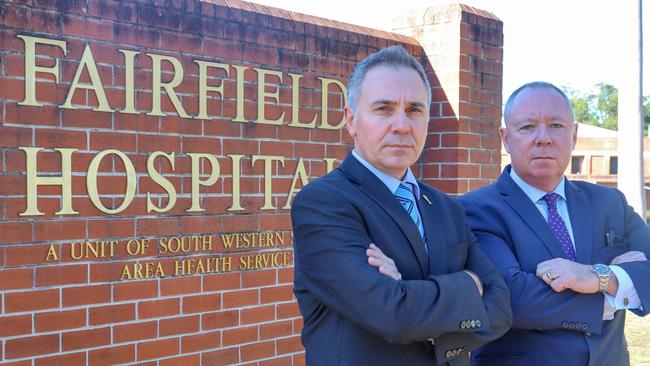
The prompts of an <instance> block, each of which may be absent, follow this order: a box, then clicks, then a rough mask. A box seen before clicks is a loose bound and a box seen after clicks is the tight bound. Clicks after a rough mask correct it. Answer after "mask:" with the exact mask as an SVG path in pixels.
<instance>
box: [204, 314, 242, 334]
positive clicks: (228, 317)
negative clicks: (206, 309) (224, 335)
mask: <svg viewBox="0 0 650 366" xmlns="http://www.w3.org/2000/svg"><path fill="white" fill-rule="evenodd" d="M236 325H239V311H238V310H228V311H219V312H212V313H206V314H202V315H201V329H203V330H206V329H217V328H228V327H234V326H236Z"/></svg>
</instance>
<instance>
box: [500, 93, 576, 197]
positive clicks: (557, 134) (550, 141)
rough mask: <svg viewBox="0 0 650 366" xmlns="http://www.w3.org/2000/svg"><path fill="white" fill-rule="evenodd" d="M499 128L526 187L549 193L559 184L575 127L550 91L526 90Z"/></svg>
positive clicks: (571, 117)
mask: <svg viewBox="0 0 650 366" xmlns="http://www.w3.org/2000/svg"><path fill="white" fill-rule="evenodd" d="M507 117H508V119H507V121H506V128H505V129H503V128H501V129H500V131H499V132H500V133H501V138H502V139H503V144H504V145H505V148H506V150H507V151H508V152H509V153H510V158H511V160H512V168H513V169H514V170H515V172H516V173H517V174H518V175H519V176H520V177H521V178H522V179H523V180H524V181H526V182H527V183H528V184H530V185H532V186H534V187H536V188H538V189H540V190H543V191H545V192H550V191H552V190H553V189H555V187H556V186H557V185H558V184H559V183H560V181H561V179H562V176H563V175H564V171H565V170H566V167H567V165H568V164H569V161H571V151H573V148H574V147H575V144H576V137H577V134H576V133H577V130H578V127H577V124H575V123H574V122H573V116H572V114H571V110H570V109H569V108H568V106H567V105H566V104H565V102H564V99H563V98H562V96H561V95H560V94H558V93H557V92H556V91H555V90H553V89H548V88H528V89H525V90H523V91H522V92H521V93H520V94H519V95H518V96H517V97H516V99H515V101H514V104H513V105H512V108H511V110H510V115H509V116H507Z"/></svg>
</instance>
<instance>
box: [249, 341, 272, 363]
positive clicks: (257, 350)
mask: <svg viewBox="0 0 650 366" xmlns="http://www.w3.org/2000/svg"><path fill="white" fill-rule="evenodd" d="M272 356H275V341H270V342H260V343H255V344H249V345H245V346H242V347H241V359H242V361H252V360H259V359H261V358H269V357H272Z"/></svg>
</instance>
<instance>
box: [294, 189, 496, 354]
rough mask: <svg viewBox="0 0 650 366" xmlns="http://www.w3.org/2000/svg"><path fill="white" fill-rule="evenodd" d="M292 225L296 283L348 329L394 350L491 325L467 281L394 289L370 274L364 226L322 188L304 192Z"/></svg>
mask: <svg viewBox="0 0 650 366" xmlns="http://www.w3.org/2000/svg"><path fill="white" fill-rule="evenodd" d="M291 218H292V224H293V232H294V255H295V269H294V270H295V277H296V283H297V284H299V285H300V287H301V289H300V290H301V291H306V292H308V293H309V294H310V295H312V296H313V297H314V298H315V299H317V301H319V302H320V303H321V304H323V305H324V306H326V307H327V308H329V309H331V310H332V311H334V312H336V313H337V314H339V315H340V316H341V317H344V318H345V319H347V320H348V321H350V322H352V323H355V324H357V325H358V326H361V327H363V328H365V329H367V330H368V331H370V332H372V333H374V334H377V335H379V336H381V337H383V338H384V339H385V340H386V341H388V342H393V343H409V342H415V341H424V340H426V339H427V338H430V337H437V336H440V335H441V334H445V333H450V332H457V331H458V330H459V324H460V323H461V321H463V320H466V319H478V320H480V321H481V322H483V323H485V324H489V316H488V314H487V311H486V309H485V306H484V304H483V301H482V299H481V297H480V295H479V293H478V291H477V290H476V286H475V285H474V282H473V281H472V279H471V278H470V277H469V276H468V275H467V274H466V273H462V272H456V273H449V274H445V275H440V276H432V277H431V278H429V279H427V280H409V281H395V280H393V279H391V278H389V277H387V276H384V275H382V274H380V273H379V271H377V269H376V268H374V267H372V266H370V265H369V264H368V262H367V256H366V254H365V250H366V249H367V248H368V245H369V244H370V242H371V240H370V238H369V235H368V233H367V230H366V227H365V224H364V218H363V217H362V216H361V214H360V212H359V211H358V210H357V209H356V208H355V207H353V205H352V204H351V203H350V202H348V201H347V200H345V199H344V198H342V197H340V196H337V195H334V194H332V193H331V191H329V190H327V189H325V188H323V187H322V186H319V185H315V184H311V185H308V186H306V187H305V188H303V190H302V191H301V192H300V193H299V194H298V195H297V197H296V199H295V201H294V204H293V209H292V211H291ZM473 331H474V330H473V329H470V328H467V329H464V330H463V332H466V333H470V332H473Z"/></svg>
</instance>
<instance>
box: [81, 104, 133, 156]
mask: <svg viewBox="0 0 650 366" xmlns="http://www.w3.org/2000/svg"><path fill="white" fill-rule="evenodd" d="M95 113H98V112H95ZM107 149H115V150H119V151H122V152H133V151H135V150H136V135H135V134H134V133H113V132H93V131H91V132H90V150H96V151H101V150H107Z"/></svg>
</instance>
